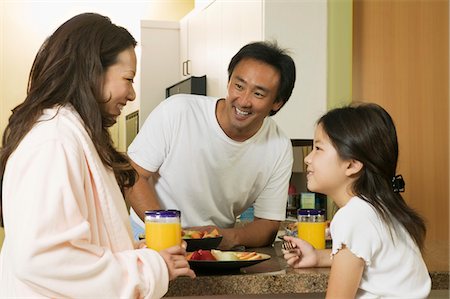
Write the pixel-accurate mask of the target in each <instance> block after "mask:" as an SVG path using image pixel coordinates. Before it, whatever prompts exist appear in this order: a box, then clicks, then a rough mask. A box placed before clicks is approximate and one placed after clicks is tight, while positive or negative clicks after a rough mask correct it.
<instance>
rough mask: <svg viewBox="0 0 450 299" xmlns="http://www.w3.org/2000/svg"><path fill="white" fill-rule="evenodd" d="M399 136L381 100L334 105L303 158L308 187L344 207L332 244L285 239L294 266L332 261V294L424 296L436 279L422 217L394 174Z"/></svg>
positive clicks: (286, 254) (333, 226)
mask: <svg viewBox="0 0 450 299" xmlns="http://www.w3.org/2000/svg"><path fill="white" fill-rule="evenodd" d="M397 158H398V143H397V134H396V130H395V126H394V123H393V121H392V119H391V117H390V116H389V114H388V113H387V112H386V111H385V110H384V109H383V108H381V107H380V106H378V105H375V104H361V105H355V106H350V107H344V108H339V109H334V110H331V111H329V112H328V113H326V114H325V115H324V116H322V117H321V118H320V119H319V121H318V124H317V127H316V131H315V135H314V148H313V151H312V152H311V153H310V154H309V155H308V156H307V157H306V158H305V163H306V164H307V181H308V183H307V186H308V189H309V190H311V191H314V192H320V193H324V194H326V195H327V196H329V197H330V198H331V199H333V201H334V202H335V203H336V204H337V206H338V207H339V208H340V209H339V210H338V211H337V213H336V214H335V215H334V217H333V220H332V222H331V236H332V239H333V246H332V250H331V259H330V250H326V249H325V250H315V249H314V248H313V247H312V246H311V245H310V244H309V243H307V242H306V241H304V240H301V239H297V238H292V237H285V240H286V241H289V242H291V243H292V245H293V247H294V249H292V250H290V251H286V250H284V258H285V259H286V260H287V263H288V264H289V265H290V266H292V267H294V268H304V267H326V266H330V265H331V271H330V278H329V281H328V289H327V298H353V297H357V298H410V299H411V298H426V297H427V295H428V293H429V292H430V288H431V280H430V277H429V274H428V271H427V268H426V265H425V263H424V261H423V258H422V255H421V250H422V249H423V243H424V238H425V225H424V221H423V220H422V219H421V218H420V217H419V215H417V214H416V213H415V212H414V211H413V210H412V209H411V208H409V207H408V206H407V205H406V203H405V201H404V200H403V198H402V196H401V195H400V194H399V192H400V191H403V190H402V189H403V187H404V182H403V179H402V178H401V176H396V175H395V173H396V167H397Z"/></svg>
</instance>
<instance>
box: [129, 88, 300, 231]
mask: <svg viewBox="0 0 450 299" xmlns="http://www.w3.org/2000/svg"><path fill="white" fill-rule="evenodd" d="M218 100H219V99H217V98H212V97H205V96H198V95H185V94H178V95H175V96H172V97H170V98H168V99H166V100H164V101H163V102H162V103H161V104H159V105H158V106H157V107H156V108H155V110H153V111H152V113H151V114H150V115H149V117H148V118H147V120H146V121H145V123H144V125H143V127H142V129H141V131H140V132H139V134H138V135H137V136H136V138H135V139H134V141H133V143H132V144H131V145H130V147H129V149H128V155H129V156H130V158H131V159H132V160H133V161H134V162H135V163H137V164H138V165H139V166H141V167H142V168H144V169H146V170H148V171H151V172H159V174H160V178H159V179H158V181H157V183H156V185H155V188H156V192H157V194H158V197H159V199H160V202H161V205H162V208H164V209H179V210H180V211H181V220H182V226H201V225H217V226H219V227H222V228H228V227H232V226H233V225H234V223H235V220H236V217H237V216H238V215H239V214H240V213H242V212H243V211H244V210H246V209H247V208H248V207H249V206H250V205H252V204H254V210H255V216H256V217H259V218H264V219H270V220H284V219H285V214H286V201H287V191H288V184H289V179H290V176H291V172H292V163H293V156H292V145H291V141H290V139H289V138H287V137H286V136H285V135H284V133H282V132H281V131H280V129H279V128H278V126H277V125H276V123H275V122H274V121H273V120H272V119H271V118H270V117H266V118H265V120H264V122H263V125H262V127H261V128H260V130H259V131H258V132H257V133H256V134H255V135H254V136H252V137H251V138H249V139H248V140H246V141H243V142H237V141H234V140H232V139H230V138H229V137H228V136H227V135H226V134H225V133H224V132H223V130H222V129H221V127H220V126H219V123H218V121H217V118H216V113H215V111H216V103H217V101H218ZM131 215H132V218H133V220H135V221H137V222H138V223H141V224H142V225H143V223H142V221H141V220H140V219H139V218H138V217H137V215H136V213H134V211H131Z"/></svg>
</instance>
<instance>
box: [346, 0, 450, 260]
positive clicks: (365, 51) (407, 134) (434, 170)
mask: <svg viewBox="0 0 450 299" xmlns="http://www.w3.org/2000/svg"><path fill="white" fill-rule="evenodd" d="M448 15H449V4H448V1H443V0H436V1H428V0H417V1H371V0H355V1H354V16H353V18H354V19H353V22H354V23H353V24H354V25H353V99H354V100H362V101H367V102H375V103H378V104H380V105H382V106H383V107H384V108H386V110H388V111H389V113H390V114H391V116H392V117H393V119H394V121H395V123H396V126H397V130H398V138H399V143H400V156H399V169H398V173H401V174H402V175H403V176H404V178H405V181H406V192H405V193H404V198H405V199H406V201H407V202H408V203H409V204H410V205H411V206H412V207H414V208H415V209H416V210H417V211H418V212H419V213H420V214H421V215H423V216H424V217H425V218H426V221H427V229H428V231H427V241H431V240H433V241H434V240H437V241H441V242H444V243H447V244H448V242H449V20H448ZM443 259H444V260H446V262H447V264H448V253H447V256H446V257H445V256H443Z"/></svg>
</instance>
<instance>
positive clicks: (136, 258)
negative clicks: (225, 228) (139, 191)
mask: <svg viewBox="0 0 450 299" xmlns="http://www.w3.org/2000/svg"><path fill="white" fill-rule="evenodd" d="M38 132H39V131H38ZM31 135H32V134H31ZM37 135H38V137H39V138H32V137H30V138H28V139H27V140H24V141H23V142H22V144H21V146H20V147H19V148H18V149H17V150H16V152H15V153H14V154H13V155H12V156H11V157H10V159H9V160H8V164H7V169H6V172H5V176H4V178H5V179H4V194H3V203H4V218H5V229H6V231H7V234H8V235H7V241H6V242H7V243H8V244H5V254H6V251H8V250H10V251H12V250H14V252H13V253H12V254H9V256H11V257H12V259H10V260H9V261H5V263H8V264H9V265H10V266H11V267H10V268H11V269H12V273H13V274H12V275H11V276H12V277H9V283H10V284H9V286H10V287H11V288H15V289H16V290H17V291H18V292H17V294H28V295H30V296H32V297H34V296H35V295H36V294H39V295H41V296H45V297H52V298H56V297H57V298H63V297H70V298H84V297H89V298H160V297H162V296H163V295H164V294H165V293H166V292H167V288H168V270H167V267H166V265H165V262H164V260H163V259H162V257H161V256H160V255H159V254H158V253H157V252H155V251H153V250H150V249H146V248H145V249H134V248H133V243H132V241H131V239H130V238H129V237H128V236H122V237H124V238H123V239H124V240H126V242H125V245H123V244H122V247H124V246H125V247H127V250H113V249H112V248H114V246H112V244H111V243H112V242H115V241H114V240H112V239H111V236H110V234H109V233H108V227H106V226H107V222H105V221H104V212H105V211H102V210H101V207H100V204H99V203H98V201H97V200H96V196H98V194H97V195H96V188H97V187H98V186H96V182H94V180H93V179H92V177H90V176H89V169H90V168H89V164H88V163H87V162H86V156H85V154H84V152H83V149H82V148H81V146H79V145H78V144H77V142H78V141H76V140H75V139H76V138H71V137H70V136H69V137H67V136H66V137H64V138H61V136H57V137H56V138H53V137H52V136H50V137H49V136H44V135H42V134H39V133H37ZM72 137H74V136H72ZM110 209H114V204H111V206H110ZM125 211H126V210H125ZM113 212H114V213H115V211H113ZM108 213H109V214H114V213H111V211H109V212H108ZM119 214H120V213H119ZM110 218H111V217H110ZM118 218H120V217H118ZM117 220H118V221H120V219H117ZM10 236H13V237H10ZM116 240H117V238H116ZM127 242H129V244H128V243H127ZM116 247H117V246H116ZM10 253H11V252H10ZM3 266H5V265H3ZM3 270H5V269H3ZM21 289H22V290H26V291H23V292H21V291H20V290H21Z"/></svg>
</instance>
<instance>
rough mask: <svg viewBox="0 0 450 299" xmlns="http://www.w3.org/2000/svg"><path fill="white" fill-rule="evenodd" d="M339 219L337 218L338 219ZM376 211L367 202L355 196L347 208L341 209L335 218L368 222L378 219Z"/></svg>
mask: <svg viewBox="0 0 450 299" xmlns="http://www.w3.org/2000/svg"><path fill="white" fill-rule="evenodd" d="M336 217H337V218H336ZM377 218H378V217H377V213H376V212H375V209H374V208H373V207H372V206H371V205H370V204H369V203H368V202H366V201H365V200H363V199H361V198H359V197H357V196H355V197H352V198H351V199H350V200H349V201H348V202H347V204H346V205H345V206H343V207H341V208H340V209H339V210H338V211H337V212H336V214H335V216H334V217H333V220H334V219H343V220H344V221H346V222H347V221H352V222H353V221H358V222H361V221H362V222H366V221H371V220H373V219H377Z"/></svg>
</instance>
